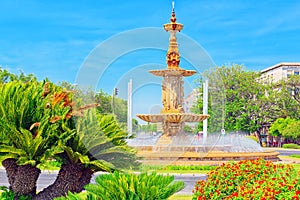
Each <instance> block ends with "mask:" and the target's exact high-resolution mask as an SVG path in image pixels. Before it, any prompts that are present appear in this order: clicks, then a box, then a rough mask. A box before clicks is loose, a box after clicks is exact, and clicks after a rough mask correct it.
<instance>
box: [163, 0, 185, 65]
mask: <svg viewBox="0 0 300 200" xmlns="http://www.w3.org/2000/svg"><path fill="white" fill-rule="evenodd" d="M174 6H175V2H174V1H172V16H171V18H170V23H168V24H164V29H165V30H166V31H169V32H170V43H169V48H168V53H167V64H168V68H171V69H178V68H179V63H180V55H179V50H178V44H177V40H176V32H177V31H181V30H182V28H183V25H182V24H179V23H177V22H176V16H175V9H174Z"/></svg>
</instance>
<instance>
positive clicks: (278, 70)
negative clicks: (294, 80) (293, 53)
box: [259, 62, 300, 84]
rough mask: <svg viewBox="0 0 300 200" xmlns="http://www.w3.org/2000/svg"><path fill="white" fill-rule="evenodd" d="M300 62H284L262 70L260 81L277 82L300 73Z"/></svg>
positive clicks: (266, 82)
mask: <svg viewBox="0 0 300 200" xmlns="http://www.w3.org/2000/svg"><path fill="white" fill-rule="evenodd" d="M299 72H300V62H282V63H278V64H276V65H273V66H271V67H269V68H267V69H264V70H262V71H261V76H260V80H259V81H260V82H261V83H264V84H268V83H276V82H278V81H280V80H282V79H286V78H288V77H289V76H291V75H299Z"/></svg>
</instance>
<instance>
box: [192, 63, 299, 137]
mask: <svg viewBox="0 0 300 200" xmlns="http://www.w3.org/2000/svg"><path fill="white" fill-rule="evenodd" d="M259 76H260V73H259V72H252V71H247V70H246V68H245V67H244V66H241V65H236V64H234V65H231V66H221V67H216V68H213V69H211V70H209V71H206V72H204V73H202V74H201V78H199V80H197V82H198V83H199V94H200V95H199V98H198V101H197V103H196V104H195V105H194V107H193V109H192V111H194V112H196V113H201V112H202V110H203V88H202V83H203V80H206V79H208V80H209V102H208V103H209V109H208V113H209V114H210V118H209V119H208V124H209V125H208V126H209V132H220V130H221V129H222V128H223V127H224V128H225V129H226V132H228V131H229V132H230V131H246V132H255V131H258V132H259V131H260V130H261V128H262V127H264V126H270V125H271V124H272V123H273V122H274V121H275V120H276V119H278V118H287V117H290V118H291V119H299V116H300V92H299V86H300V77H299V76H291V77H290V78H288V79H287V80H282V81H280V82H277V83H272V84H262V83H260V82H259V81H258V80H259V79H258V78H259ZM201 128H202V124H201V123H200V124H199V126H198V129H200V130H201ZM275 132H276V131H275ZM275 132H274V134H275ZM285 136H286V137H292V136H291V135H290V134H285Z"/></svg>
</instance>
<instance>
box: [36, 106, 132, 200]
mask: <svg viewBox="0 0 300 200" xmlns="http://www.w3.org/2000/svg"><path fill="white" fill-rule="evenodd" d="M73 120H74V125H75V126H74V127H72V126H69V131H70V132H73V131H75V134H74V135H73V137H70V138H69V139H68V140H66V141H64V142H59V145H58V146H59V148H60V151H59V152H57V153H56V154H55V158H56V159H57V160H59V161H60V162H62V163H63V164H62V166H61V169H60V171H59V173H58V176H57V178H56V180H55V182H54V183H53V184H52V185H50V186H49V187H47V188H45V189H44V190H43V191H42V192H40V193H38V195H37V196H36V197H35V198H34V199H49V200H50V199H53V198H55V197H60V196H64V195H66V194H67V193H68V191H70V192H81V191H82V190H83V189H84V185H86V184H88V183H90V180H91V177H92V174H93V173H94V172H97V171H108V172H112V171H115V170H122V169H128V168H129V167H135V166H137V165H138V163H137V162H136V157H135V151H134V150H133V149H132V148H130V147H129V146H128V145H127V143H126V141H125V138H126V137H127V133H126V132H125V131H124V130H122V129H121V128H120V126H119V125H118V123H117V121H116V120H115V118H114V116H112V115H99V114H97V110H96V109H89V110H87V111H85V112H84V113H83V116H81V117H74V119H73Z"/></svg>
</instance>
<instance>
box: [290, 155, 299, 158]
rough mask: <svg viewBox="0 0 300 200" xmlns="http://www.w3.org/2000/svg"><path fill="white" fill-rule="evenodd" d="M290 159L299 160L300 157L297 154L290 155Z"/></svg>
mask: <svg viewBox="0 0 300 200" xmlns="http://www.w3.org/2000/svg"><path fill="white" fill-rule="evenodd" d="M290 157H292V158H299V159H300V155H299V154H292V155H290Z"/></svg>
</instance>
